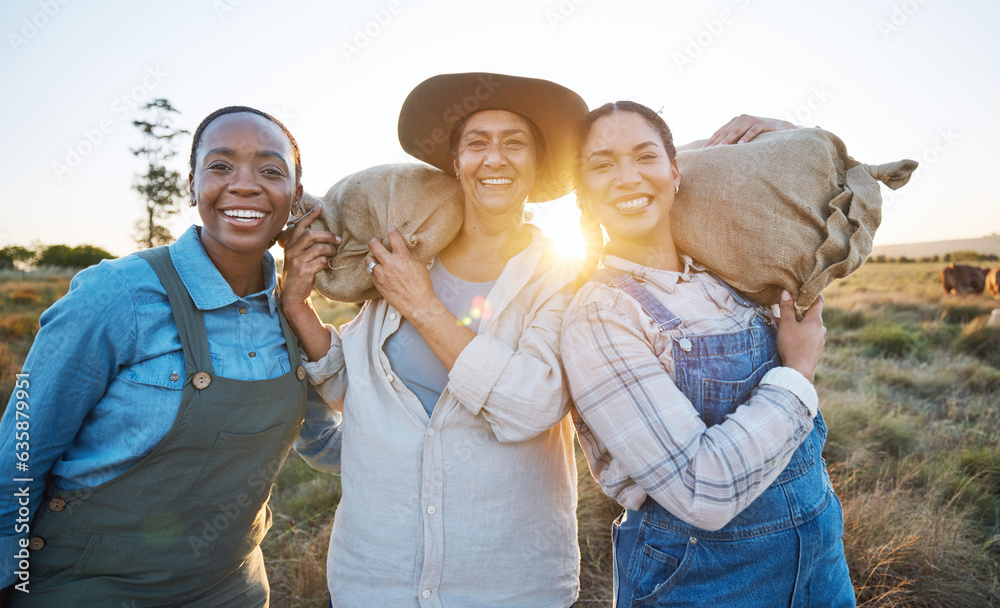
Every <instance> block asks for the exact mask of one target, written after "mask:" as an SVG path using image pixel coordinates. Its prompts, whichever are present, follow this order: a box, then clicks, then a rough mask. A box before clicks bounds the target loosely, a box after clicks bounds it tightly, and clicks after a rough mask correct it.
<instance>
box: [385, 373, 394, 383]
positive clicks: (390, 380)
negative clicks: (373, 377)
mask: <svg viewBox="0 0 1000 608" xmlns="http://www.w3.org/2000/svg"><path fill="white" fill-rule="evenodd" d="M385 379H386V380H388V381H389V382H392V381H393V380H395V378H393V377H392V374H386V375H385Z"/></svg>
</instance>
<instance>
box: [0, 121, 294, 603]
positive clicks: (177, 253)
mask: <svg viewBox="0 0 1000 608" xmlns="http://www.w3.org/2000/svg"><path fill="white" fill-rule="evenodd" d="M300 175H301V164H300V162H299V155H298V147H297V146H296V144H295V140H294V139H293V138H292V136H291V135H290V134H289V133H288V132H287V131H286V130H285V129H284V127H283V126H282V125H281V124H280V123H279V122H278V121H276V120H275V119H273V118H271V117H270V116H268V115H267V114H264V113H262V112H260V111H258V110H254V109H252V108H246V107H230V108H223V109H221V110H218V111H217V112H215V113H213V114H211V115H210V116H208V117H207V118H206V119H205V120H204V121H203V122H202V124H201V126H199V127H198V130H197V132H196V133H195V137H194V144H193V146H192V150H191V177H190V185H191V194H192V201H193V203H194V204H196V205H197V206H198V211H199V214H200V215H201V218H202V220H203V221H204V226H202V227H197V226H192V227H191V228H189V229H188V231H187V232H185V233H184V234H183V235H182V236H181V237H180V238H179V239H178V240H177V241H176V242H175V243H174V244H172V245H170V246H169V247H159V248H156V249H150V250H147V251H142V252H139V253H138V254H135V255H130V256H126V257H123V258H121V259H118V260H114V261H110V262H108V261H105V262H102V263H101V264H99V265H98V266H94V267H91V268H89V269H87V270H84V271H83V272H81V273H80V274H78V275H77V276H76V277H75V278H74V279H73V283H72V285H71V287H70V291H69V293H68V294H67V295H66V296H65V297H64V298H62V299H61V300H59V301H58V302H56V303H55V304H54V305H53V306H52V307H51V308H50V309H49V310H47V311H46V312H45V314H43V315H42V318H41V329H40V330H39V332H38V334H37V336H36V338H35V342H34V344H33V346H32V348H31V351H30V352H29V354H28V357H27V360H26V361H25V364H24V369H23V371H24V373H25V375H27V376H28V377H29V378H30V382H31V389H32V390H31V398H32V401H31V406H32V407H31V424H32V429H31V430H32V433H31V439H32V442H31V457H32V458H31V477H32V479H33V481H32V482H31V483H29V484H28V486H27V494H29V495H30V501H29V503H30V504H28V505H26V506H20V508H21V509H22V510H28V511H30V514H31V515H32V518H31V530H30V536H31V539H30V541H28V539H27V538H18V537H17V536H2V537H0V555H3V556H5V557H4V558H3V559H9V556H13V555H15V554H16V553H17V551H18V549H17V547H25V546H30V547H31V549H32V551H31V555H30V565H31V570H30V575H31V579H30V595H28V594H25V593H15V594H13V596H12V597H11V604H10V605H12V606H23V605H30V606H83V605H93V604H101V605H116V606H117V605H120V604H131V603H135V602H136V601H138V602H140V603H143V604H148V605H157V606H162V605H184V606H200V607H204V608H208V607H212V608H214V607H218V606H240V607H243V606H257V607H259V606H265V605H267V603H268V585H267V577H266V575H265V573H264V562H263V558H262V555H261V550H260V542H261V540H262V539H263V536H264V534H265V533H266V532H267V529H268V527H269V526H270V513H269V512H268V510H267V507H266V503H267V499H268V496H269V495H270V486H271V483H272V482H273V481H274V475H275V474H276V473H277V470H278V468H279V466H278V464H280V463H281V462H282V461H283V460H284V458H285V456H286V455H287V453H288V450H289V449H290V447H291V444H292V440H293V439H294V438H295V436H296V434H297V433H298V430H299V428H300V427H301V424H302V419H303V415H304V411H305V402H306V383H305V381H304V378H305V371H304V369H303V368H302V366H301V365H299V349H298V344H297V341H296V339H295V336H294V334H292V332H291V329H290V327H289V326H288V324H287V323H286V321H285V319H284V317H283V315H282V313H281V310H280V307H279V306H278V300H277V296H276V294H275V287H276V276H275V269H274V260H273V259H272V258H271V256H270V254H268V253H267V248H268V247H269V246H270V245H271V243H272V242H273V240H274V238H275V236H276V235H277V234H278V232H279V231H280V230H281V228H282V226H283V225H284V224H285V222H286V221H287V220H288V215H289V209H290V208H291V207H292V205H294V204H297V202H298V201H299V198H300V197H301V196H302V187H301V186H300V185H299V176H300ZM67 370H72V373H66V372H67ZM12 399H13V398H12ZM15 410H16V408H14V407H10V406H8V408H7V410H6V412H5V415H4V417H3V420H2V421H0V429H2V433H0V453H3V454H7V455H8V457H12V456H13V455H14V453H15V450H14V445H13V440H14V437H15V432H14V430H15V424H16V423H15V418H14V412H15ZM261 472H263V477H262V474H261ZM0 483H2V485H0V487H2V490H3V492H4V493H5V495H7V496H14V495H15V494H14V493H15V492H16V491H18V490H17V488H14V487H13V486H12V485H11V481H10V478H9V477H8V478H7V480H6V481H3V482H0ZM21 485H22V486H23V485H24V484H21ZM0 505H2V509H3V510H2V513H0V515H2V517H3V518H6V519H9V520H10V521H13V520H14V519H15V518H16V517H17V515H16V513H17V512H16V509H15V507H16V505H14V504H13V502H11V501H3V502H0ZM43 505H44V506H43ZM19 532H21V530H19ZM150 547H156V549H155V550H151V549H150ZM14 571H15V569H14V568H13V567H5V568H3V569H2V570H0V576H2V577H4V578H2V579H0V585H2V586H8V585H10V584H11V583H13V582H14V579H13V576H14V575H13V573H14ZM29 598H30V601H29ZM2 599H3V598H2V597H0V603H2Z"/></svg>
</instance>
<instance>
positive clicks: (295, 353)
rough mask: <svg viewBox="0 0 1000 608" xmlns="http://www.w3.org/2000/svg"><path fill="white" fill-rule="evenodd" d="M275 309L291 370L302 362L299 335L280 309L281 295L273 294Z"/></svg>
mask: <svg viewBox="0 0 1000 608" xmlns="http://www.w3.org/2000/svg"><path fill="white" fill-rule="evenodd" d="M274 298H275V310H277V311H278V321H280V322H281V332H282V333H283V334H284V336H285V347H286V348H287V349H288V363H289V364H290V365H291V366H292V371H295V368H297V367H298V366H299V364H301V363H302V354H301V350H300V348H299V337H298V336H296V335H295V332H294V331H292V326H291V325H289V324H288V319H286V318H285V313H283V312H282V311H281V297H280V296H278V295H277V294H275V296H274Z"/></svg>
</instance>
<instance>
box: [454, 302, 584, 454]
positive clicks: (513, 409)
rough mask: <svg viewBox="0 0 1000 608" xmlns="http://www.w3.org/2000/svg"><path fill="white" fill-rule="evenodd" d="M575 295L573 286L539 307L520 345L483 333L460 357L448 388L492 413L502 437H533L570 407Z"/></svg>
mask: <svg viewBox="0 0 1000 608" xmlns="http://www.w3.org/2000/svg"><path fill="white" fill-rule="evenodd" d="M571 297H572V293H571V292H570V289H569V287H567V288H566V289H563V290H561V291H559V292H557V293H555V294H554V295H553V296H551V297H550V298H549V299H547V300H546V301H545V302H544V303H543V304H542V305H541V306H539V308H538V309H537V310H536V312H535V314H534V316H533V318H532V320H531V322H530V323H529V324H528V326H527V327H526V328H525V329H524V330H523V331H522V332H521V335H520V336H519V337H518V340H517V347H516V348H512V347H511V346H509V345H508V344H507V343H506V342H504V341H503V340H501V339H499V338H497V337H494V336H491V335H488V334H481V335H479V336H476V337H475V338H473V340H472V342H470V343H469V345H468V346H466V347H465V349H464V350H463V351H462V353H461V355H459V357H458V359H457V360H456V361H455V365H454V366H453V367H452V369H451V372H450V373H449V375H448V380H449V382H448V389H449V390H450V391H451V392H452V394H453V395H454V396H455V398H456V399H458V401H459V402H460V403H461V404H462V406H464V407H465V408H467V409H468V410H469V411H471V412H472V413H473V414H482V415H483V416H485V417H486V419H487V420H488V421H489V422H490V425H491V427H492V429H493V432H494V434H495V435H496V437H497V439H498V440H500V441H508V442H509V441H524V440H527V439H531V438H532V437H535V436H537V435H538V434H540V433H542V432H544V431H546V430H548V429H550V428H552V427H553V426H554V425H555V424H557V423H558V422H559V421H560V420H562V419H563V418H564V417H565V416H566V414H567V413H568V412H569V390H568V389H567V387H566V383H565V379H564V376H563V372H562V366H561V364H560V361H559V340H560V328H561V326H562V320H563V315H564V313H565V310H566V307H567V306H568V304H569V300H570V298H571Z"/></svg>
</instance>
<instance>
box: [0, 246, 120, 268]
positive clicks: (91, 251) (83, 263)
mask: <svg viewBox="0 0 1000 608" xmlns="http://www.w3.org/2000/svg"><path fill="white" fill-rule="evenodd" d="M114 257H116V256H114V255H112V254H110V253H108V252H107V251H105V250H103V249H101V248H100V247H94V246H92V245H80V246H78V247H70V246H68V245H48V246H44V245H42V246H37V247H34V248H29V247H21V246H20V245H11V246H8V247H4V248H3V249H0V270H9V269H12V268H20V269H25V268H41V267H42V266H57V267H60V268H86V267H87V266H93V265H94V264H97V263H98V262H100V261H101V260H109V259H112V258H114Z"/></svg>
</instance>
